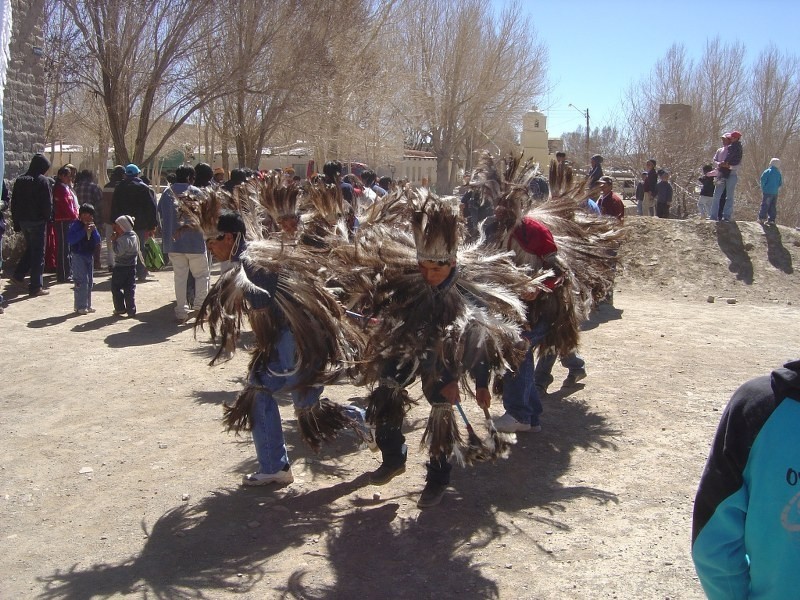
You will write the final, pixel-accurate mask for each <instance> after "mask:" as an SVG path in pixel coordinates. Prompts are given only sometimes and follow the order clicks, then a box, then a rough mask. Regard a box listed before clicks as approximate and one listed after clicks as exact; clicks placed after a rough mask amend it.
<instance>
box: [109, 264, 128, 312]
mask: <svg viewBox="0 0 800 600" xmlns="http://www.w3.org/2000/svg"><path fill="white" fill-rule="evenodd" d="M123 269H124V268H123V267H116V268H115V269H114V270H113V271H111V299H112V300H113V302H114V312H116V313H124V312H125V293H124V292H123V290H124V288H125V274H124V272H123Z"/></svg>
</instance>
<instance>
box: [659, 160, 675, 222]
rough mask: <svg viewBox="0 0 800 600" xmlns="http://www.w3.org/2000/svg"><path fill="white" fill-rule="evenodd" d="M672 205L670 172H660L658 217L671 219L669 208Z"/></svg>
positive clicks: (662, 170) (661, 170)
mask: <svg viewBox="0 0 800 600" xmlns="http://www.w3.org/2000/svg"><path fill="white" fill-rule="evenodd" d="M671 204H672V186H671V185H670V184H669V172H668V171H665V170H664V169H659V170H658V184H657V185H656V216H657V217H659V218H661V219H669V207H670V205H671Z"/></svg>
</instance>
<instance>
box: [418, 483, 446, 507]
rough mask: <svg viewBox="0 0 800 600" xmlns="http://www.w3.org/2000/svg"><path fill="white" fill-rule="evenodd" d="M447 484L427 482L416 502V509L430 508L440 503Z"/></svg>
mask: <svg viewBox="0 0 800 600" xmlns="http://www.w3.org/2000/svg"><path fill="white" fill-rule="evenodd" d="M446 489H447V484H444V483H434V482H433V481H428V482H427V483H426V484H425V488H424V489H423V490H422V493H421V494H420V496H419V500H417V508H430V507H431V506H436V505H437V504H439V503H440V502H441V501H442V497H443V496H444V492H445V490H446Z"/></svg>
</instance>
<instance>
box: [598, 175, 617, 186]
mask: <svg viewBox="0 0 800 600" xmlns="http://www.w3.org/2000/svg"><path fill="white" fill-rule="evenodd" d="M597 183H607V184H608V185H614V180H613V179H611V177H609V176H608V175H604V176H603V177H601V178H600V179H598V180H597Z"/></svg>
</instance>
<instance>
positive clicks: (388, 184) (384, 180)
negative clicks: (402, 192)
mask: <svg viewBox="0 0 800 600" xmlns="http://www.w3.org/2000/svg"><path fill="white" fill-rule="evenodd" d="M378 185H379V186H380V187H381V188H383V189H384V190H386V193H387V194H388V193H389V192H391V191H392V178H391V177H381V178H380V179H379V180H378Z"/></svg>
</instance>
